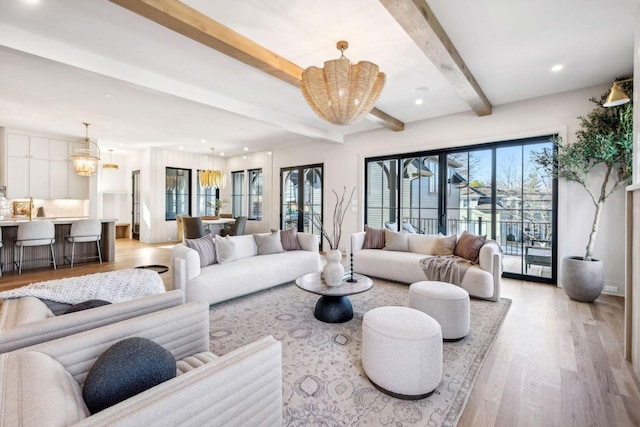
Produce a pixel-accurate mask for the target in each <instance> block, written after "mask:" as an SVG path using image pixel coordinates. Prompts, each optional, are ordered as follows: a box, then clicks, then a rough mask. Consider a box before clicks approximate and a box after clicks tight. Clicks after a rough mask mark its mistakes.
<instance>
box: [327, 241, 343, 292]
mask: <svg viewBox="0 0 640 427" xmlns="http://www.w3.org/2000/svg"><path fill="white" fill-rule="evenodd" d="M325 255H326V257H327V264H326V265H325V266H324V268H323V269H322V278H323V279H324V283H325V284H326V285H327V286H340V285H341V284H342V278H343V276H344V267H343V266H342V262H341V261H342V252H340V250H339V249H331V250H329V251H327V252H326V254H325Z"/></svg>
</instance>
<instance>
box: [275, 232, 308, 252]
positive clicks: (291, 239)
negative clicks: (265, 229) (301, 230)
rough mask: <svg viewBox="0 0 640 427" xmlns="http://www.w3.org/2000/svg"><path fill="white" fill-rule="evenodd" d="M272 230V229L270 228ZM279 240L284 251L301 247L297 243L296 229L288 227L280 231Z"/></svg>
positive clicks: (296, 249)
mask: <svg viewBox="0 0 640 427" xmlns="http://www.w3.org/2000/svg"><path fill="white" fill-rule="evenodd" d="M271 231H273V230H271ZM280 241H281V242H282V248H283V249H284V250H285V251H298V250H300V249H302V248H301V247H300V243H298V230H296V229H295V228H290V229H288V230H283V231H281V232H280Z"/></svg>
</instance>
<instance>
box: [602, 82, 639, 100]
mask: <svg viewBox="0 0 640 427" xmlns="http://www.w3.org/2000/svg"><path fill="white" fill-rule="evenodd" d="M632 80H633V79H625V80H620V81H617V82H613V86H611V91H610V92H609V96H607V99H606V100H605V101H604V103H603V104H602V106H603V107H615V106H617V105H622V104H626V103H627V102H629V101H631V98H629V96H628V95H627V94H626V93H624V91H623V90H622V88H621V87H620V86H618V83H625V82H630V81H632Z"/></svg>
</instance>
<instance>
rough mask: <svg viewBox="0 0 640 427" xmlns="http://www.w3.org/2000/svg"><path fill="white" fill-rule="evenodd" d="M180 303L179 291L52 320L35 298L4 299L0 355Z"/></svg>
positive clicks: (44, 306)
mask: <svg viewBox="0 0 640 427" xmlns="http://www.w3.org/2000/svg"><path fill="white" fill-rule="evenodd" d="M183 301H184V294H183V293H182V291H180V290H175V291H169V292H163V293H160V294H155V295H148V296H144V297H140V298H136V299H132V300H129V301H124V302H119V303H114V304H109V305H104V306H102V307H95V308H92V309H89V310H83V311H77V312H75V313H69V314H63V315H58V316H54V315H53V313H52V312H51V310H50V309H49V308H48V306H47V305H46V304H45V303H44V302H42V301H41V300H39V299H38V298H35V297H22V298H15V299H6V300H3V301H2V306H1V307H0V353H6V352H8V351H12V350H17V349H20V348H23V347H27V346H31V345H35V344H39V343H42V342H46V341H51V340H54V339H57V338H62V337H66V336H68V335H72V334H77V333H79V332H83V331H86V330H89V329H94V328H97V327H100V326H104V325H108V324H111V323H116V322H120V321H122V320H126V319H131V318H133V317H137V316H142V315H144V314H148V313H152V312H154V311H158V310H164V309H166V308H170V307H175V306H177V305H180V304H182V302H183Z"/></svg>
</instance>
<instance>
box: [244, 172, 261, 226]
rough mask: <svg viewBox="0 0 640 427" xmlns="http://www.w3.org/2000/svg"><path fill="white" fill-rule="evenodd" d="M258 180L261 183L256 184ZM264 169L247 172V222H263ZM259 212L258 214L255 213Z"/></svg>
mask: <svg viewBox="0 0 640 427" xmlns="http://www.w3.org/2000/svg"><path fill="white" fill-rule="evenodd" d="M256 180H257V181H259V183H256ZM262 180H263V174H262V168H255V169H248V170H247V220H248V221H261V220H262V195H263V181H262ZM254 209H256V210H257V212H255V211H254Z"/></svg>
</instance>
